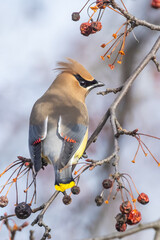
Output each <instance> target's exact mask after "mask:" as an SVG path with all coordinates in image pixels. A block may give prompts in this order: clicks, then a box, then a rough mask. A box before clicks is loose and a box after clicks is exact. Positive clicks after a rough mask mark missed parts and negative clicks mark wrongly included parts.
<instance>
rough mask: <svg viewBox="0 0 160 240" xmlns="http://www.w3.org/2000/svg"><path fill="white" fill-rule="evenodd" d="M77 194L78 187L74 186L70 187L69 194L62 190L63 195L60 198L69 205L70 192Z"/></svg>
mask: <svg viewBox="0 0 160 240" xmlns="http://www.w3.org/2000/svg"><path fill="white" fill-rule="evenodd" d="M72 193H73V194H74V195H78V194H79V193H80V188H79V187H78V186H74V187H72V188H71V193H70V195H67V194H66V192H64V193H63V194H64V197H63V199H62V201H63V203H64V204H65V205H69V204H70V203H71V202H72V198H71V194H72Z"/></svg>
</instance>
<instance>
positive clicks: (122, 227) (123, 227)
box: [115, 223, 127, 232]
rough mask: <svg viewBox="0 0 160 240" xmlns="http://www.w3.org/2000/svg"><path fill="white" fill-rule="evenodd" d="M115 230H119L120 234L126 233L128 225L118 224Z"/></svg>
mask: <svg viewBox="0 0 160 240" xmlns="http://www.w3.org/2000/svg"><path fill="white" fill-rule="evenodd" d="M115 228H116V229H117V231H118V232H124V231H126V228H127V224H126V223H122V224H121V223H116V225H115Z"/></svg>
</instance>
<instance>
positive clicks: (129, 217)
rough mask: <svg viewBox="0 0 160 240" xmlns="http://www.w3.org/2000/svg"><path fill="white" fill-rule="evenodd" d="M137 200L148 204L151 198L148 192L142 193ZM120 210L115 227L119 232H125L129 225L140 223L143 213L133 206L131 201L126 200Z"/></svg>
mask: <svg viewBox="0 0 160 240" xmlns="http://www.w3.org/2000/svg"><path fill="white" fill-rule="evenodd" d="M137 201H138V202H139V203H141V204H147V203H148V202H149V198H148V196H147V194H145V193H141V194H140V195H139V196H138V198H137ZM120 212H121V213H118V214H117V216H116V217H115V219H116V225H115V228H116V230H117V231H119V232H124V231H125V230H126V228H127V224H128V225H135V224H137V223H139V222H140V221H141V219H142V216H141V213H140V212H139V211H138V210H137V209H136V208H134V209H133V207H132V204H131V202H130V201H125V202H123V203H122V204H121V205H120Z"/></svg>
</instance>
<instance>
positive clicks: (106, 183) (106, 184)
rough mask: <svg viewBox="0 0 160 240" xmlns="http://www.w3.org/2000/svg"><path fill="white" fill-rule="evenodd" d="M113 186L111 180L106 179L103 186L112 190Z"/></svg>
mask: <svg viewBox="0 0 160 240" xmlns="http://www.w3.org/2000/svg"><path fill="white" fill-rule="evenodd" d="M112 185H113V182H112V181H111V180H110V179H104V180H103V182H102V186H103V187H104V188H105V189H108V188H111V187H112Z"/></svg>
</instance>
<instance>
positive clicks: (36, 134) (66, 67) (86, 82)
mask: <svg viewBox="0 0 160 240" xmlns="http://www.w3.org/2000/svg"><path fill="white" fill-rule="evenodd" d="M68 61H69V62H67V63H66V62H59V63H58V65H59V67H58V68H57V70H60V74H59V75H58V76H57V78H56V79H55V80H54V82H53V83H52V84H51V86H50V87H49V89H48V90H47V91H46V92H45V93H44V95H43V96H42V97H41V98H39V99H38V100H37V101H36V103H35V104H34V106H33V109H32V112H31V116H30V131H29V148H30V154H31V159H32V161H33V164H34V168H35V171H36V172H38V171H39V170H40V168H41V167H42V158H44V159H45V160H47V161H48V162H50V163H53V165H54V169H55V184H56V189H57V190H59V191H64V190H65V189H67V188H69V187H72V186H73V185H74V181H73V177H72V169H73V164H76V163H77V162H78V160H79V158H80V157H81V156H82V154H83V152H84V150H85V146H86V143H87V136H88V111H87V107H86V104H85V97H86V96H87V94H88V93H89V91H90V90H91V89H92V88H95V87H98V86H103V84H102V83H100V82H97V81H96V80H95V79H94V78H93V77H92V75H91V74H90V73H89V72H88V71H87V70H86V69H85V68H84V67H83V66H82V65H81V64H80V63H78V62H76V61H75V60H72V59H70V58H68ZM37 139H40V140H41V141H40V142H39V143H38V144H34V142H35V141H36V140H37Z"/></svg>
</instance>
